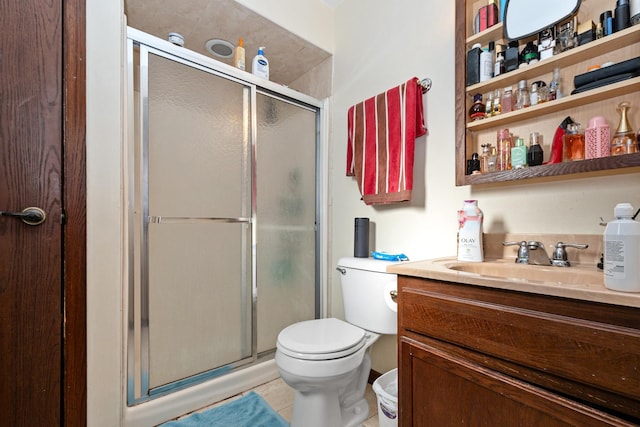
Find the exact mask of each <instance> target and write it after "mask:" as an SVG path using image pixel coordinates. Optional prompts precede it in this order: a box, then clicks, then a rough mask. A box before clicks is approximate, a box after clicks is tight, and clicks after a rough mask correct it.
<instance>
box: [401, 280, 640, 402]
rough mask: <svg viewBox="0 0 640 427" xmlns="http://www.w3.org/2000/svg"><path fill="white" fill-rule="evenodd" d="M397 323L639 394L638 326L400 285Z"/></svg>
mask: <svg viewBox="0 0 640 427" xmlns="http://www.w3.org/2000/svg"><path fill="white" fill-rule="evenodd" d="M400 298H401V304H399V316H400V320H401V323H400V324H401V328H404V329H405V330H410V331H413V332H416V333H419V334H423V335H426V336H429V337H432V338H435V339H438V340H441V341H445V342H449V343H452V344H455V345H459V346H462V347H465V348H468V349H471V350H474V351H477V352H481V353H484V354H487V355H491V356H494V357H497V358H501V359H504V360H507V361H510V362H513V363H517V364H521V365H524V366H528V367H531V368H533V369H537V370H540V371H543V372H545V373H548V374H552V375H556V376H559V377H562V378H566V379H570V380H572V381H576V382H580V383H583V384H590V385H591V386H595V387H598V388H602V389H605V390H608V391H610V392H613V393H616V394H620V395H623V396H627V397H629V398H631V399H636V400H637V399H640V332H639V331H638V330H636V329H630V328H624V327H619V326H613V325H608V324H605V323H600V322H593V321H588V320H582V319H576V318H571V317H566V316H561V315H558V314H549V313H544V312H541V311H534V310H527V309H522V308H516V307H509V306H503V305H500V304H497V303H490V302H484V301H478V300H470V299H466V298H462V297H457V296H454V295H450V294H447V295H445V294H439V293H437V292H433V291H426V290H420V289H413V288H401V295H400Z"/></svg>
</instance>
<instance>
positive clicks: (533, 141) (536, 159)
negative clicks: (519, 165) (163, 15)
mask: <svg viewBox="0 0 640 427" xmlns="http://www.w3.org/2000/svg"><path fill="white" fill-rule="evenodd" d="M541 141H542V136H541V135H540V134H539V133H538V132H533V133H531V135H530V136H529V151H528V152H527V164H528V165H529V166H538V165H541V164H542V159H543V157H544V152H543V151H542V146H541V145H540V142H541Z"/></svg>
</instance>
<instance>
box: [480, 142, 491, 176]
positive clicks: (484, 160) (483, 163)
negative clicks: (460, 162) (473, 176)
mask: <svg viewBox="0 0 640 427" xmlns="http://www.w3.org/2000/svg"><path fill="white" fill-rule="evenodd" d="M481 147H482V154H480V173H487V172H489V153H490V150H491V144H482V145H481Z"/></svg>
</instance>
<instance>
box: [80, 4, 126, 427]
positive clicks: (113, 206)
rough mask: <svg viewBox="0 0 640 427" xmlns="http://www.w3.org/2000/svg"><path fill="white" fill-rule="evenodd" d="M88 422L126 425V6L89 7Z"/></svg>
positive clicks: (93, 424) (91, 423)
mask: <svg viewBox="0 0 640 427" xmlns="http://www.w3.org/2000/svg"><path fill="white" fill-rule="evenodd" d="M86 6H87V382H88V385H87V418H88V425H89V426H105V427H112V426H118V425H120V420H121V414H122V410H123V402H124V400H123V396H122V393H123V390H124V382H123V381H122V372H123V366H124V365H123V357H122V356H123V353H122V349H123V333H122V330H123V322H122V298H123V297H122V289H123V288H122V252H121V247H122V244H121V235H122V216H123V214H122V195H121V185H122V179H121V178H122V168H121V153H122V151H121V141H122V138H121V136H122V132H123V129H122V126H123V121H122V113H121V105H122V103H121V97H120V94H121V93H122V89H121V84H122V74H121V73H122V69H121V66H122V62H121V57H122V49H121V42H122V41H121V38H120V34H121V31H122V23H121V21H122V19H123V18H122V8H123V6H122V0H119V1H104V0H88V1H87V5H86Z"/></svg>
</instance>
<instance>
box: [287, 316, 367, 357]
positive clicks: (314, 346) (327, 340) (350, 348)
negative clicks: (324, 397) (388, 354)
mask: <svg viewBox="0 0 640 427" xmlns="http://www.w3.org/2000/svg"><path fill="white" fill-rule="evenodd" d="M364 344H365V331H364V329H362V328H359V327H357V326H354V325H351V324H349V323H347V322H344V321H342V320H339V319H334V318H329V319H316V320H307V321H304V322H299V323H295V324H293V325H291V326H287V327H286V328H284V329H283V330H282V331H281V332H280V334H279V335H278V344H277V345H278V349H279V350H281V351H282V352H283V353H285V354H287V355H289V356H291V357H296V358H299V359H307V360H328V359H336V358H339V357H344V356H348V355H350V354H352V353H354V352H356V351H358V350H359V349H360V348H362V346H363V345H364Z"/></svg>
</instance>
